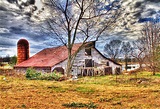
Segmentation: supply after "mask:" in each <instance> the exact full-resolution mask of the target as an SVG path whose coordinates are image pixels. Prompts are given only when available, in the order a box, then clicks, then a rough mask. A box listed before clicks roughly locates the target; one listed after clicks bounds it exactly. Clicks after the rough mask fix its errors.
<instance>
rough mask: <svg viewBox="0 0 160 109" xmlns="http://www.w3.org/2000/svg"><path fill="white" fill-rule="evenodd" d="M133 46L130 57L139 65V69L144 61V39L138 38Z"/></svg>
mask: <svg viewBox="0 0 160 109" xmlns="http://www.w3.org/2000/svg"><path fill="white" fill-rule="evenodd" d="M132 45H133V49H132V52H131V56H132V57H134V58H135V59H136V60H137V61H138V63H139V65H140V69H141V68H142V64H143V63H144V60H145V50H146V47H145V38H144V37H141V38H138V39H137V40H135V41H133V42H132Z"/></svg>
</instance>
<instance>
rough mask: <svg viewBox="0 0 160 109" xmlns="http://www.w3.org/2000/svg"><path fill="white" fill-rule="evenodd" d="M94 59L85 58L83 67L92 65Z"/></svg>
mask: <svg viewBox="0 0 160 109" xmlns="http://www.w3.org/2000/svg"><path fill="white" fill-rule="evenodd" d="M93 63H94V61H93V60H92V59H85V67H94V64H93Z"/></svg>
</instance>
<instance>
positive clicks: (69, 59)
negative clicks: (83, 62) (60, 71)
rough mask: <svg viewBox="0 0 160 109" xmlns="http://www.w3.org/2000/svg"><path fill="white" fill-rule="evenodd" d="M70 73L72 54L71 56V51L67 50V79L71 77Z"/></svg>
mask: <svg viewBox="0 0 160 109" xmlns="http://www.w3.org/2000/svg"><path fill="white" fill-rule="evenodd" d="M71 71H72V54H71V49H70V48H68V59H67V68H66V74H67V77H70V76H71Z"/></svg>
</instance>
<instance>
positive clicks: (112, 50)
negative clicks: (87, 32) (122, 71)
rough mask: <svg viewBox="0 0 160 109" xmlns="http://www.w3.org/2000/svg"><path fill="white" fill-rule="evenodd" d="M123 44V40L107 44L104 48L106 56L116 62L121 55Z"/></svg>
mask: <svg viewBox="0 0 160 109" xmlns="http://www.w3.org/2000/svg"><path fill="white" fill-rule="evenodd" d="M121 43H122V41H121V40H111V41H110V42H109V43H106V45H105V46H104V52H105V54H106V56H108V57H109V58H111V59H112V60H114V61H115V60H116V58H117V57H118V56H119V55H120V49H121Z"/></svg>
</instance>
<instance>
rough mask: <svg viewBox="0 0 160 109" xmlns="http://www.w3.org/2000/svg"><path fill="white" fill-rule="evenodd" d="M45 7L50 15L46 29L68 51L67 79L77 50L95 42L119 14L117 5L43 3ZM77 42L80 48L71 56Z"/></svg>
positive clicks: (94, 0)
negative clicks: (89, 42) (90, 42)
mask: <svg viewBox="0 0 160 109" xmlns="http://www.w3.org/2000/svg"><path fill="white" fill-rule="evenodd" d="M45 4H46V7H48V11H49V12H50V17H49V18H48V20H47V27H45V28H46V29H47V30H49V31H50V32H51V33H53V34H54V38H56V39H57V40H58V41H60V42H61V43H63V45H65V46H66V47H67V50H68V62H67V69H66V73H67V76H69V75H70V72H71V69H72V65H73V63H74V58H75V57H76V55H77V53H78V52H79V50H80V49H81V48H82V47H83V46H84V45H85V43H86V42H88V41H93V40H94V41H97V40H98V38H99V37H100V36H101V35H102V34H103V33H104V32H105V31H106V30H107V29H108V28H109V27H111V26H112V25H113V23H115V22H116V19H117V18H118V17H119V15H120V13H121V11H120V2H119V1H113V2H111V1H110V0H48V1H47V0H46V2H45ZM77 42H81V43H82V45H81V46H80V47H79V49H78V50H77V51H76V52H75V53H74V54H72V48H73V45H74V44H75V43H77Z"/></svg>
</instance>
